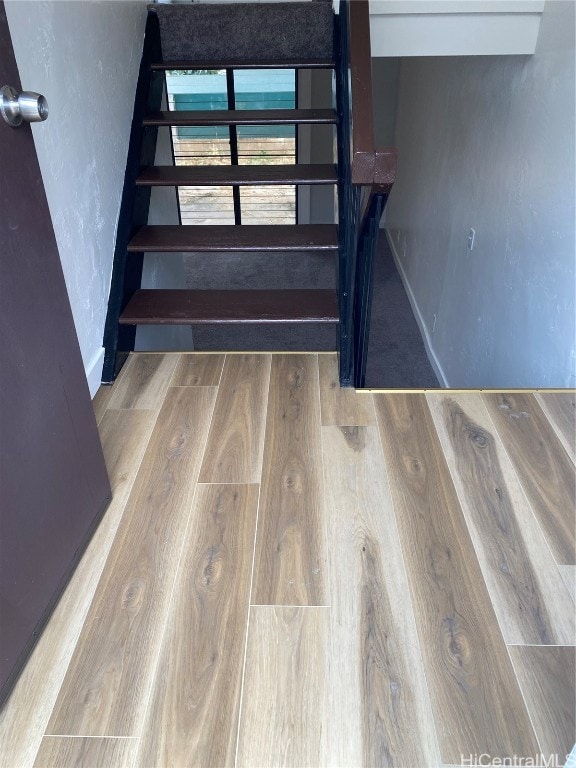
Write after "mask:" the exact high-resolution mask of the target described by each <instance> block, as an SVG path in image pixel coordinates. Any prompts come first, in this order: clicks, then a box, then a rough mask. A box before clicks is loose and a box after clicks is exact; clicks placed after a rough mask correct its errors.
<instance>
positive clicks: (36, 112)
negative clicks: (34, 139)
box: [0, 81, 48, 128]
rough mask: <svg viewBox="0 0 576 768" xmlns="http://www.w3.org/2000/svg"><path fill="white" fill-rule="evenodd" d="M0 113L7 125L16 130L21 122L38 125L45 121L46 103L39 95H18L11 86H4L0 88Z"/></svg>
mask: <svg viewBox="0 0 576 768" xmlns="http://www.w3.org/2000/svg"><path fill="white" fill-rule="evenodd" d="M0 82H1V81H0ZM0 112H1V113H2V117H3V118H4V120H6V122H7V123H8V125H11V126H12V127H13V128H17V127H18V126H19V125H20V124H21V123H23V122H26V123H40V122H42V120H46V118H47V117H48V102H47V101H46V99H45V98H44V96H41V95H40V94H39V93H34V92H33V91H22V93H18V92H17V91H16V90H15V89H14V88H12V86H10V85H5V86H3V87H2V88H0Z"/></svg>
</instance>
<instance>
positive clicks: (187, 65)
mask: <svg viewBox="0 0 576 768" xmlns="http://www.w3.org/2000/svg"><path fill="white" fill-rule="evenodd" d="M335 66H336V63H335V61H334V59H331V58H318V59H314V58H306V59H304V58H300V59H293V60H290V61H287V60H286V59H263V60H262V61H255V60H254V61H240V60H234V59H230V60H228V61H191V60H190V59H180V60H172V61H155V62H153V64H151V65H150V68H151V69H154V70H172V69H178V70H183V69H185V70H198V69H333V68H334V67H335Z"/></svg>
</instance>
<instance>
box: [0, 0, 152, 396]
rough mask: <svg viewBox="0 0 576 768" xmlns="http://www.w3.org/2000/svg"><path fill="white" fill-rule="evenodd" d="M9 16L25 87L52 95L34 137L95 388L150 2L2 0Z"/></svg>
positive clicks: (66, 277)
mask: <svg viewBox="0 0 576 768" xmlns="http://www.w3.org/2000/svg"><path fill="white" fill-rule="evenodd" d="M6 12H7V15H8V23H9V25H10V34H11V36H12V42H13V45H14V51H15V54H16V60H17V62H18V68H19V71H20V78H21V80H22V86H23V87H24V88H25V89H28V90H33V91H38V92H40V93H42V94H43V95H44V96H45V97H46V98H47V100H48V105H49V109H50V116H49V118H48V120H47V121H46V122H45V123H41V124H36V125H34V126H33V133H34V141H35V144H36V150H37V153H38V159H39V162H40V168H41V171H42V177H43V180H44V186H45V188H46V195H47V197H48V205H49V207H50V212H51V215H52V221H53V224H54V230H55V233H56V241H57V243H58V249H59V251H60V258H61V260H62V267H63V270H64V277H65V280H66V286H67V288H68V295H69V297H70V303H71V305H72V313H73V315H74V322H75V325H76V332H77V334H78V340H79V342H80V349H81V352H82V359H83V361H84V366H85V370H86V373H87V377H88V379H89V382H90V385H91V391H92V394H94V386H95V383H97V382H98V381H99V375H100V372H101V371H97V372H96V375H95V369H94V365H95V364H96V365H97V366H100V368H101V362H102V356H101V347H102V336H103V331H104V321H105V319H106V309H107V305H108V292H109V287H110V277H111V273H112V260H113V255H114V245H115V239H116V225H117V221H118V213H119V210H120V200H121V196H122V187H123V182H124V172H125V168H126V156H127V152H128V140H129V136H130V125H131V121H132V110H133V106H134V94H135V90H136V80H137V77H138V68H139V65H140V58H141V55H142V42H143V39H144V26H145V22H146V3H145V2H141V1H137V2H125V1H124V0H114V2H101V1H97V2H80V1H78V0H77V1H76V2H68V1H67V0H63V1H60V0H59V1H55V0H52V1H50V2H37V1H36V0H28V1H27V2H21V1H19V0H6ZM95 361H96V363H95Z"/></svg>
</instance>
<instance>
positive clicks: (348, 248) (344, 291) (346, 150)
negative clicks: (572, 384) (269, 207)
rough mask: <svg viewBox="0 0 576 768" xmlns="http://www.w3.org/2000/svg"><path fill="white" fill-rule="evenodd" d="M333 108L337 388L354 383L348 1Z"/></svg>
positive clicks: (356, 195)
mask: <svg viewBox="0 0 576 768" xmlns="http://www.w3.org/2000/svg"><path fill="white" fill-rule="evenodd" d="M335 47H336V107H337V111H338V225H339V226H338V229H339V258H338V301H339V309H340V324H339V340H338V354H339V359H340V385H341V386H343V387H349V386H352V385H353V383H354V381H353V380H354V348H353V344H354V338H353V300H354V278H355V275H354V273H355V260H356V244H357V223H358V209H359V205H360V190H359V188H358V187H353V186H352V167H351V138H352V137H351V120H350V110H351V104H350V77H349V46H348V0H340V12H339V15H338V18H337V21H336V46H335Z"/></svg>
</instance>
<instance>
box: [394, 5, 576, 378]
mask: <svg viewBox="0 0 576 768" xmlns="http://www.w3.org/2000/svg"><path fill="white" fill-rule="evenodd" d="M400 70H401V71H400V86H399V100H398V118H397V128H396V144H397V145H398V147H399V151H400V156H399V169H398V180H397V183H396V185H395V187H394V189H393V191H392V194H391V196H390V201H389V206H388V210H387V214H386V222H387V227H388V230H389V234H390V239H391V242H392V244H393V247H394V249H395V251H396V257H397V261H398V263H399V266H400V269H401V272H403V275H404V279H405V284H406V286H407V288H408V291H409V293H411V295H412V299H413V302H414V306H415V308H416V311H417V314H418V315H419V319H420V322H421V327H422V329H423V331H424V335H425V336H426V337H427V341H428V344H429V347H430V351H431V356H432V357H433V358H435V360H436V363H437V365H438V367H439V368H440V373H441V374H442V373H443V375H444V378H445V380H446V381H447V383H448V384H449V385H450V386H452V387H567V386H571V387H573V386H575V385H576V377H575V363H576V358H575V312H574V298H575V274H574V267H575V258H574V111H575V110H574V88H575V85H574V3H573V2H565V1H564V0H548V2H547V3H546V7H545V11H544V14H543V17H542V22H541V29H540V36H539V40H538V46H537V51H536V54H535V55H534V56H518V57H512V56H511V57H474V58H472V57H461V58H434V59H433V58H424V59H403V60H402V62H401V68H400ZM470 228H474V229H475V230H476V245H475V248H474V250H473V251H472V252H471V251H469V250H468V245H467V238H468V232H469V230H470ZM435 319H436V323H435V327H434V321H435Z"/></svg>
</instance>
